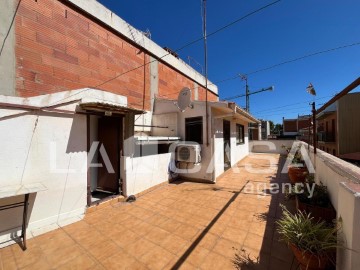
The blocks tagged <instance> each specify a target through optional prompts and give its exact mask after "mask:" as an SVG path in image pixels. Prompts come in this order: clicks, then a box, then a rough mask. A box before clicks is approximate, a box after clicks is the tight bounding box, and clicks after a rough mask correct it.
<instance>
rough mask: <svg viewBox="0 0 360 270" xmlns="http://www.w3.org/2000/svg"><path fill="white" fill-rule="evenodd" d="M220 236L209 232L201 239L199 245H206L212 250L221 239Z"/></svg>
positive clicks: (205, 246)
mask: <svg viewBox="0 0 360 270" xmlns="http://www.w3.org/2000/svg"><path fill="white" fill-rule="evenodd" d="M219 238H220V236H219V235H216V234H213V233H210V232H207V233H206V234H205V235H204V237H203V238H202V239H201V241H200V243H199V246H201V247H204V248H206V249H208V250H212V249H213V247H214V246H215V245H216V243H217V241H218V240H219Z"/></svg>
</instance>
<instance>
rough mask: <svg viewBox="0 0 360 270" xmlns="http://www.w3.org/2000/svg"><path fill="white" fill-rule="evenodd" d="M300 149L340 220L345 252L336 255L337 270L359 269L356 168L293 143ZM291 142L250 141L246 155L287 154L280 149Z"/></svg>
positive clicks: (359, 209)
mask: <svg viewBox="0 0 360 270" xmlns="http://www.w3.org/2000/svg"><path fill="white" fill-rule="evenodd" d="M296 142H297V143H300V145H302V146H304V149H305V151H306V153H307V154H308V157H310V160H311V162H312V164H313V166H314V168H315V177H316V181H317V182H318V183H319V182H320V181H321V182H322V183H323V184H324V185H326V186H327V188H328V191H329V195H330V200H331V202H332V204H333V206H334V208H335V210H336V212H337V218H338V219H339V220H341V224H342V233H341V234H339V237H340V238H339V239H341V240H342V241H344V245H345V246H346V247H347V249H339V250H338V252H337V266H336V269H338V270H354V269H360V256H359V254H360V168H359V167H357V166H355V165H353V164H351V163H348V162H346V161H344V160H341V159H339V158H337V157H335V156H333V155H330V154H328V153H326V152H324V151H321V150H319V149H317V153H316V154H314V150H313V147H312V146H310V147H308V144H306V143H304V142H300V141H296ZM293 143H294V141H291V140H269V141H253V142H251V143H250V146H249V147H250V151H251V152H253V153H280V154H287V153H286V149H285V148H283V147H282V146H283V145H284V146H286V147H291V146H292V144H293Z"/></svg>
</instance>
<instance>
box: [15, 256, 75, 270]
mask: <svg viewBox="0 0 360 270" xmlns="http://www.w3.org/2000/svg"><path fill="white" fill-rule="evenodd" d="M51 268H52V266H51V265H50V264H49V263H48V262H47V260H46V259H45V258H42V259H40V260H37V261H36V262H35V263H33V264H28V265H27V266H25V267H24V268H21V269H22V270H30V269H36V270H48V269H51ZM60 268H61V267H60ZM63 269H64V268H63ZM67 269H71V268H67ZM72 269H74V268H72Z"/></svg>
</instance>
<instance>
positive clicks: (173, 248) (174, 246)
mask: <svg viewBox="0 0 360 270" xmlns="http://www.w3.org/2000/svg"><path fill="white" fill-rule="evenodd" d="M190 244H191V242H189V241H186V240H184V239H183V238H181V237H180V236H177V235H174V234H170V235H169V236H168V237H166V238H165V239H164V240H163V241H162V242H161V243H160V246H161V247H163V248H164V249H166V250H167V251H169V252H171V253H173V254H178V253H179V251H181V250H183V249H184V248H185V247H189V246H190Z"/></svg>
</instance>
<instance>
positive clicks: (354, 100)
mask: <svg viewBox="0 0 360 270" xmlns="http://www.w3.org/2000/svg"><path fill="white" fill-rule="evenodd" d="M359 104H360V93H348V94H346V95H345V96H343V97H341V98H340V99H339V100H338V101H336V102H335V103H333V104H331V105H330V106H328V107H327V108H325V110H323V111H322V112H321V113H319V114H318V115H317V139H318V147H319V148H320V149H321V150H323V151H325V152H327V153H329V154H332V155H334V156H338V157H340V158H342V157H343V158H346V156H348V155H350V157H351V155H352V154H356V153H358V152H360V140H359V138H360V122H359V121H358V119H357V115H359V113H360V107H359ZM355 156H356V155H355Z"/></svg>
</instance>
